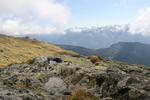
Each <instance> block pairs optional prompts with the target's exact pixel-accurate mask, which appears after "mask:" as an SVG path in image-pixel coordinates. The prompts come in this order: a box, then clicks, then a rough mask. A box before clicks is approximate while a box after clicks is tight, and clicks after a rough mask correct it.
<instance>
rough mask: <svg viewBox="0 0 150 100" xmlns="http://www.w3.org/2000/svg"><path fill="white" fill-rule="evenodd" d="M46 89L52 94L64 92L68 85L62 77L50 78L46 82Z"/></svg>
mask: <svg viewBox="0 0 150 100" xmlns="http://www.w3.org/2000/svg"><path fill="white" fill-rule="evenodd" d="M45 89H46V90H47V91H48V92H49V93H50V94H58V93H63V92H64V91H65V90H66V89H67V87H66V84H65V83H64V81H63V80H62V79H60V78H54V77H53V78H49V80H48V82H47V83H46V84H45Z"/></svg>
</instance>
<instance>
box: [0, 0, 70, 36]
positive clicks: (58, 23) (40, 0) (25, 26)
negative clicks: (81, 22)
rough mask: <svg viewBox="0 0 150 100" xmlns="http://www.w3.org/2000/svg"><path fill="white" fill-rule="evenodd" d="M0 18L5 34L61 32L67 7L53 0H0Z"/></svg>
mask: <svg viewBox="0 0 150 100" xmlns="http://www.w3.org/2000/svg"><path fill="white" fill-rule="evenodd" d="M0 20H1V21H0V26H1V28H0V32H3V33H6V34H15V35H16V34H18V35H20V34H51V33H59V32H60V33H61V32H62V31H63V28H64V26H65V25H66V23H67V20H68V9H67V7H66V6H65V5H63V4H60V3H58V2H56V1H55V0H0Z"/></svg>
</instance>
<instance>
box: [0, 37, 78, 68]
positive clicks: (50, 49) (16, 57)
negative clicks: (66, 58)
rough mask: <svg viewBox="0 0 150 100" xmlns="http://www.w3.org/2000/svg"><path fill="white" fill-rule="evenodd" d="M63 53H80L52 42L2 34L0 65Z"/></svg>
mask: <svg viewBox="0 0 150 100" xmlns="http://www.w3.org/2000/svg"><path fill="white" fill-rule="evenodd" d="M63 54H65V55H71V56H77V55H78V54H76V53H74V52H71V51H66V50H63V49H61V48H59V47H57V46H54V45H52V44H50V43H45V42H42V41H38V40H33V39H28V38H18V37H12V36H6V35H2V34H0V67H3V66H7V65H9V64H14V63H23V62H26V61H29V60H31V59H33V58H35V57H39V56H48V55H63Z"/></svg>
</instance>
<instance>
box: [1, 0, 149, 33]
mask: <svg viewBox="0 0 150 100" xmlns="http://www.w3.org/2000/svg"><path fill="white" fill-rule="evenodd" d="M126 24H130V31H131V33H142V34H143V35H150V30H149V29H150V0H0V33H3V34H10V35H22V34H27V35H28V34H62V33H64V30H65V29H66V28H69V27H81V26H82V27H85V26H86V27H91V26H104V25H126Z"/></svg>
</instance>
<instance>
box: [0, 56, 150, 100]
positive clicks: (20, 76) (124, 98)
mask: <svg viewBox="0 0 150 100" xmlns="http://www.w3.org/2000/svg"><path fill="white" fill-rule="evenodd" d="M0 100H150V67H148V66H144V65H129V64H126V63H121V62H116V61H112V60H107V59H102V58H100V57H71V56H42V57H38V58H35V59H33V60H31V61H30V62H28V63H24V64H13V65H9V66H8V67H5V68H0Z"/></svg>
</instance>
